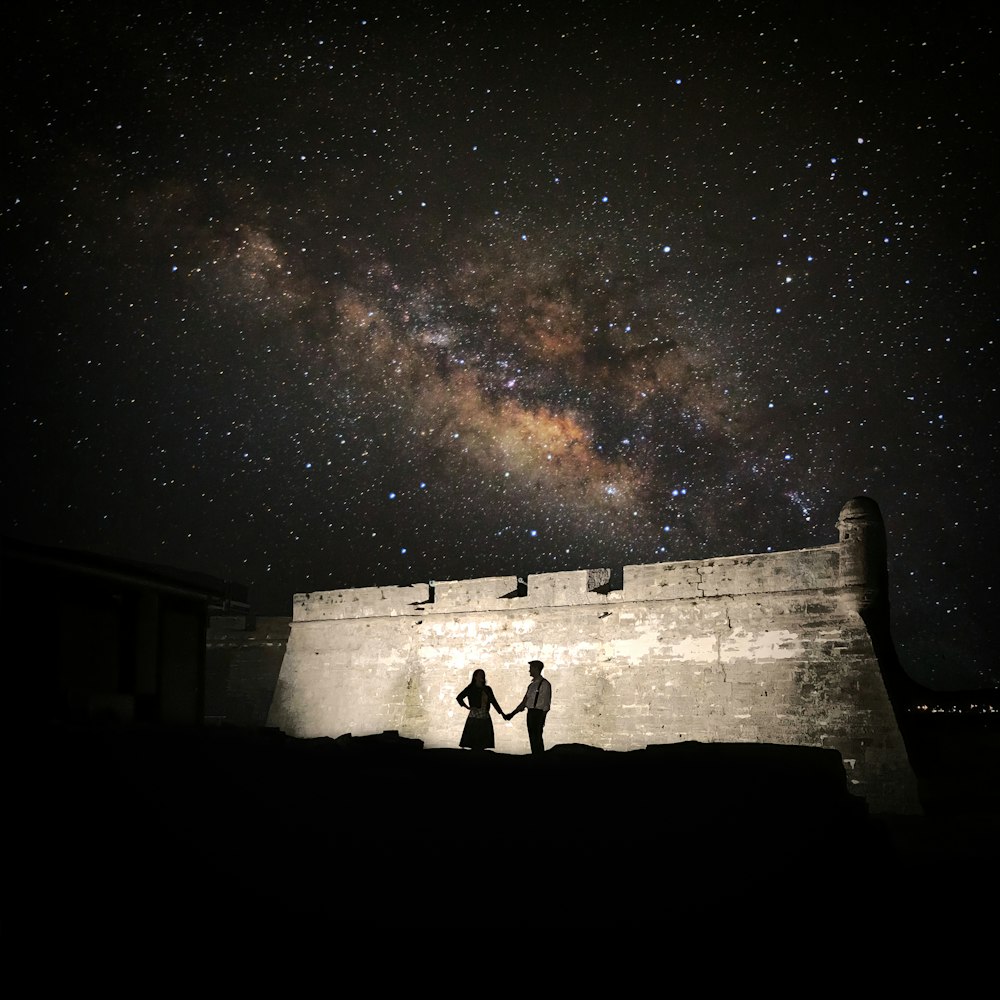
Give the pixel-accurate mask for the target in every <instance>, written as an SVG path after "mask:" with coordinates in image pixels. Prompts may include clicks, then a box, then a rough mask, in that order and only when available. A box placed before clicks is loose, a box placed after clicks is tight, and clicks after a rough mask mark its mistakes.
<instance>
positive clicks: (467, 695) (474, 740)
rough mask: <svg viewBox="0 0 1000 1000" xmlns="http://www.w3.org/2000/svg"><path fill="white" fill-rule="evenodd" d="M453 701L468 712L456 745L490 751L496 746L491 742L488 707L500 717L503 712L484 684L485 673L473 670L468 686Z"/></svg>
mask: <svg viewBox="0 0 1000 1000" xmlns="http://www.w3.org/2000/svg"><path fill="white" fill-rule="evenodd" d="M466 699H468V704H466ZM455 700H456V701H457V702H458V703H459V705H461V706H462V708H467V709H468V710H469V717H468V718H467V719H466V720H465V729H463V730H462V738H461V739H460V740H459V741H458V745H459V746H460V747H466V748H467V749H469V750H490V749H492V748H493V747H494V746H496V744H495V743H494V742H493V720H492V719H491V718H490V705H492V706H493V707H494V708H495V709H496V710H497V711H498V712H499V713H500V714H501V715H503V714H504V711H503V709H502V708H501V707H500V706H499V705H498V704H497V700H496V698H495V697H494V696H493V688H491V687H488V686H487V684H486V671H485V670H474V671H473V672H472V680H471V681H470V682H469V686H468V687H467V688H466V689H465V690H464V691H463V692H462V693H461V694H460V695H459V696H458V697H457V698H456V699H455Z"/></svg>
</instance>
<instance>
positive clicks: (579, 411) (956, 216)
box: [3, 2, 998, 686]
mask: <svg viewBox="0 0 1000 1000" xmlns="http://www.w3.org/2000/svg"><path fill="white" fill-rule="evenodd" d="M661 7H662V10H661V9H660V8H661ZM90 10H91V9H90V8H89V7H87V6H86V5H83V4H76V3H67V4H63V5H61V6H59V7H58V8H57V9H54V10H52V11H49V12H44V11H43V12H41V13H39V14H37V15H35V16H34V18H28V19H26V20H24V21H23V22H22V23H21V24H20V25H19V26H18V28H17V30H15V31H13V32H11V35H10V38H9V39H8V53H7V63H8V66H10V67H12V69H13V72H12V73H11V83H10V85H9V86H8V88H6V90H7V94H6V105H7V115H6V120H7V122H8V142H7V148H8V161H9V170H8V175H9V177H10V181H9V182H8V184H7V185H5V188H6V191H7V198H6V203H5V220H6V235H7V241H6V242H7V246H8V254H7V258H8V259H7V265H6V267H5V272H4V273H5V278H4V286H3V289H4V291H3V294H4V307H5V308H4V317H5V332H6V344H7V349H6V351H5V357H4V375H5V393H4V400H3V413H4V427H5V438H6V441H7V444H8V447H7V449H6V451H7V457H6V461H5V463H4V481H5V483H4V485H5V489H4V530H5V532H6V533H8V534H11V535H14V536H16V537H21V538H26V539H29V540H32V541H37V542H43V543H47V544H59V545H68V546H71V547H75V548H83V549H90V550H96V551H102V552H109V553H113V554H117V555H123V556H128V557H131V558H135V559H141V560H144V561H150V562H159V563H164V564H168V565H176V566H182V567H185V568H189V569H198V570H202V571H204V572H209V573H213V574H215V575H218V576H222V577H225V578H229V579H234V580H237V581H240V582H242V583H245V584H247V585H248V587H249V589H250V596H251V602H252V604H253V605H254V607H255V608H256V609H257V610H258V611H260V612H274V613H287V611H288V608H289V606H290V602H291V595H292V593H294V592H297V591H304V590H311V589H321V588H337V587H344V586H365V585H374V584H397V583H407V582H417V581H423V580H433V579H448V578H461V577H468V576H476V575H499V574H510V573H518V574H520V575H523V574H530V573H532V572H541V571H549V570H553V569H573V568H579V567H596V566H620V565H622V564H625V563H636V562H655V561H665V560H671V559H682V558H701V557H709V556H714V555H724V554H736V553H744V552H755V551H763V550H766V549H769V548H773V549H787V548H799V547H809V546H814V545H822V544H827V543H830V542H833V541H835V540H836V527H835V522H836V519H837V514H838V512H839V510H840V507H841V506H842V504H843V503H844V501H846V500H847V499H848V498H850V497H852V496H855V495H858V494H868V495H871V496H873V497H874V498H875V499H876V500H877V501H878V502H879V503H880V505H881V507H882V509H883V513H884V515H885V518H886V522H887V528H888V532H889V540H890V573H891V577H892V586H893V592H892V601H893V615H894V626H895V634H896V637H897V643H898V645H899V647H900V652H901V657H902V659H903V662H904V665H905V666H906V667H907V669H908V670H909V671H910V672H911V674H912V675H913V676H914V677H916V678H917V679H919V680H922V681H924V682H927V683H931V684H935V685H938V686H942V685H948V684H965V685H976V686H978V685H982V684H985V683H988V682H990V681H991V679H992V678H993V677H994V676H995V671H996V658H995V657H994V656H993V655H992V654H991V653H990V652H989V646H988V643H987V640H986V622H987V621H988V619H989V616H990V614H991V613H992V604H991V598H992V595H993V584H992V576H993V570H992V565H991V563H990V562H989V552H990V549H991V544H990V543H991V539H992V535H993V532H994V521H995V518H994V517H993V516H992V514H993V512H994V510H995V504H994V502H993V493H994V488H995V487H996V485H997V481H998V477H997V441H996V424H997V406H996V395H997V393H996V378H995V370H996V369H995V365H996V343H995V326H996V318H997V303H998V295H997V287H996V286H997V282H996V277H995V263H996V253H995V249H994V247H993V245H992V243H991V238H992V237H993V234H994V232H995V230H996V222H997V220H996V213H995V205H996V198H995V195H994V190H995V183H996V182H995V168H996V163H997V162H998V159H997V155H996V154H997V149H996V142H995V136H994V131H993V125H992V104H993V99H994V98H995V95H996V92H997V86H996V84H997V79H996V73H995V69H994V66H993V63H994V61H995V60H994V58H993V57H994V54H995V42H996V33H995V19H994V17H993V15H989V14H985V13H982V12H973V11H972V10H971V9H970V10H969V11H963V10H962V9H961V7H960V6H959V7H956V6H954V5H950V6H949V7H948V8H947V11H944V10H943V9H939V8H938V7H936V6H930V5H925V6H920V7H918V8H917V9H915V10H913V11H912V12H911V13H910V14H909V15H908V16H907V17H906V18H904V19H896V18H890V17H889V15H888V14H886V15H885V16H883V15H882V14H880V13H878V12H871V11H863V10H861V9H856V8H853V7H852V8H850V9H847V8H845V9H844V10H838V9H835V8H824V9H823V12H822V13H816V12H814V11H811V10H808V9H800V7H799V6H797V5H784V4H779V3H774V2H768V3H763V4H758V5H754V6H753V7H752V8H747V9H742V8H741V7H740V5H731V4H712V3H698V4H686V3H679V4H663V5H655V6H654V5H651V4H641V3H635V4H629V3H618V4H610V3H579V4H574V5H567V6H565V7H558V6H552V5H551V4H546V5H533V4H522V5H516V6H515V5H496V6H495V8H494V9H493V10H487V9H486V8H485V7H482V6H480V5H474V4H468V5H457V4H433V3H432V4H422V5H414V4H395V5H394V4H380V3H375V4H369V5H349V4H328V5H297V4H291V5H280V6H278V5H275V6H263V7H260V8H258V9H256V10H254V11H252V12H250V11H248V9H244V10H243V11H242V13H240V14H239V15H237V14H232V13H225V12H221V13H220V12H205V13H199V12H188V13H185V12H183V11H177V10H175V9H173V7H168V6H162V7H159V8H155V9H145V8H144V9H143V10H142V11H141V12H139V11H128V10H124V9H123V10H120V11H119V12H118V13H117V14H116V15H114V16H112V17H111V18H110V19H107V20H101V21H100V23H95V22H94V20H93V18H92V16H91V13H90Z"/></svg>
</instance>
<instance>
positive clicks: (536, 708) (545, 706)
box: [504, 660, 552, 753]
mask: <svg viewBox="0 0 1000 1000" xmlns="http://www.w3.org/2000/svg"><path fill="white" fill-rule="evenodd" d="M544 667H545V664H544V663H542V661H541V660H529V661H528V673H530V674H531V683H530V684H529V685H528V690H527V691H525V692H524V697H523V698H522V699H521V704H520V705H518V706H517V708H515V709H514V711H513V712H511V713H510V715H505V716H504V718H505V719H508V720H510V719H512V718H513V717H514V716H515V715H517V713H518V712H523V711H524V710H525V709H527V710H528V742H529V743H530V744H531V752H532V753H545V743H544V742H543V741H542V730H543V729H545V716H546V715H547V714H548V711H549V709H550V708H551V707H552V685H551V684H550V683H549V682H548V681H547V680H546V679H545V678H544V677H543V676H542V670H543V668H544Z"/></svg>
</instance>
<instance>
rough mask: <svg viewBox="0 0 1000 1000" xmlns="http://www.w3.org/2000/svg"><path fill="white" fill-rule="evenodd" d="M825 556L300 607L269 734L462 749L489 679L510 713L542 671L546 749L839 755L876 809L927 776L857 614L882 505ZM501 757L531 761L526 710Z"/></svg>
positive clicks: (902, 807)
mask: <svg viewBox="0 0 1000 1000" xmlns="http://www.w3.org/2000/svg"><path fill="white" fill-rule="evenodd" d="M838 525H839V528H840V541H839V542H838V543H836V544H832V545H827V546H822V547H820V548H814V549H804V550H799V551H790V552H776V553H766V554H759V555H741V556H732V557H725V558H715V559H706V560H689V561H684V562H673V563H657V564H652V565H640V566H626V567H624V570H623V575H622V587H621V589H620V590H614V589H609V581H610V578H611V574H610V571H609V570H607V569H597V570H576V571H571V572H563V573H543V574H537V575H531V576H529V577H527V579H526V580H522V581H519V580H518V578H517V577H513V576H500V577H487V578H483V579H476V580H452V581H444V582H437V583H435V584H433V585H430V584H419V585H413V586H405V587H369V588H361V589H354V590H342V591H324V592H317V593H311V594H298V595H296V596H295V599H294V607H293V620H292V627H291V634H290V637H289V642H288V647H287V650H286V653H285V657H284V661H283V663H282V667H281V673H280V677H279V680H278V686H277V690H276V693H275V697H274V701H273V703H272V706H271V712H270V718H269V722H270V724H271V725H275V726H278V727H280V728H282V729H283V730H285V731H286V732H288V733H289V734H291V735H295V736H303V737H316V736H331V737H336V736H339V735H341V734H344V733H352V734H354V735H356V736H357V735H366V734H371V733H378V732H383V731H386V730H397V731H398V732H399V733H400V735H402V736H407V737H414V738H419V739H421V740H423V741H424V744H425V746H428V747H455V746H457V744H458V740H459V737H460V735H461V732H462V727H463V725H464V722H465V716H466V713H465V710H464V709H462V708H461V707H460V706H459V705H458V704H457V703H456V700H455V698H456V695H457V694H458V693H459V692H460V691H461V690H462V689H463V688H464V687H465V686H466V685H467V684H468V683H469V679H470V676H471V674H472V671H473V670H475V669H476V668H478V667H482V668H483V669H484V670H485V671H486V674H487V678H488V682H489V683H490V685H491V686H492V688H493V690H494V692H495V694H496V696H497V699H498V701H499V702H500V704H501V706H502V707H503V708H504V709H505V710H507V711H509V710H511V709H512V708H514V707H515V706H516V705H517V703H518V702H519V701H520V699H521V697H522V696H523V694H524V690H525V687H526V685H527V683H528V679H529V678H528V671H527V661H528V660H531V659H540V660H542V661H544V662H545V665H546V666H545V675H546V676H547V677H548V678H549V680H550V681H551V682H552V686H553V706H552V711H551V713H550V715H549V717H548V722H547V725H546V729H545V738H546V744H547V745H548V746H554V745H557V744H564V743H585V744H589V745H591V746H596V747H600V748H603V749H606V750H632V749H639V748H643V747H645V746H648V745H650V744H662V743H674V742H681V741H689V740H695V741H700V742H754V743H776V744H787V745H804V746H821V747H832V748H835V749H837V750H838V751H840V753H841V756H842V757H843V760H844V765H845V769H846V772H847V776H848V780H849V782H850V783H851V787H852V788H853V789H854V790H855V791H856V792H857V793H858V794H861V795H864V796H865V797H866V798H867V799H868V801H869V802H870V803H871V804H872V806H873V807H875V808H878V809H883V810H898V811H906V810H909V809H912V808H914V807H915V805H916V792H915V781H914V778H913V775H912V772H911V770H910V767H909V763H908V761H907V758H906V751H905V749H904V746H903V741H902V738H901V736H900V732H899V728H898V726H897V723H896V718H895V715H894V713H893V709H892V706H891V703H890V700H889V697H888V695H887V692H886V686H885V683H884V682H883V678H882V674H881V672H880V668H879V664H878V661H877V658H876V655H875V651H874V649H873V645H872V641H871V638H870V636H869V632H868V629H867V627H866V624H865V621H864V619H863V618H862V611H866V610H868V609H870V608H872V607H876V606H877V605H878V604H879V602H880V601H881V602H884V599H885V593H884V591H885V540H884V528H883V526H882V520H881V515H880V513H879V511H878V507H877V505H875V504H874V502H873V501H871V500H868V499H866V498H857V499H855V500H852V501H850V502H849V503H848V504H847V505H846V506H845V508H844V510H843V511H842V513H841V518H840V521H839V522H838ZM495 729H496V749H497V751H498V752H501V753H525V752H526V751H527V749H528V743H527V736H526V733H525V728H524V720H523V717H520V716H519V717H517V718H515V720H514V721H513V722H511V723H505V722H503V720H502V719H496V720H495Z"/></svg>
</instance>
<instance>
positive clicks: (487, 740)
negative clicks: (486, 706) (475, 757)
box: [458, 708, 496, 750]
mask: <svg viewBox="0 0 1000 1000" xmlns="http://www.w3.org/2000/svg"><path fill="white" fill-rule="evenodd" d="M458 745H459V746H460V747H467V748H468V749H469V750H491V749H492V748H493V747H495V746H496V744H495V743H494V742H493V720H492V719H491V718H490V715H489V712H488V711H484V710H483V709H477V708H474V709H472V710H471V711H470V712H469V717H468V718H467V719H466V720H465V729H463V730H462V738H461V740H459V742H458Z"/></svg>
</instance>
